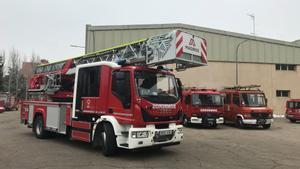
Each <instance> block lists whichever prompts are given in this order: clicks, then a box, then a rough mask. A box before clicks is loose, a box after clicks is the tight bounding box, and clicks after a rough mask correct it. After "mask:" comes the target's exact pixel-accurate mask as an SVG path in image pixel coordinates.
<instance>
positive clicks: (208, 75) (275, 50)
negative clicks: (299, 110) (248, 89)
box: [85, 24, 300, 115]
mask: <svg viewBox="0 0 300 169" xmlns="http://www.w3.org/2000/svg"><path fill="white" fill-rule="evenodd" d="M174 29H180V30H183V31H186V32H191V33H193V34H195V35H198V36H200V37H203V38H205V39H206V41H207V59H208V66H202V67H197V68H191V69H188V70H186V71H183V72H175V74H176V75H177V76H178V77H179V78H181V80H182V82H183V83H184V85H185V86H189V87H192V86H196V87H206V88H217V89H222V88H223V87H224V86H233V85H235V84H236V83H238V84H239V85H249V84H260V85H261V86H262V87H261V89H262V90H263V91H264V92H265V94H266V96H267V98H268V105H269V107H271V108H273V109H274V113H275V114H278V115H282V114H284V112H285V102H286V100H287V99H289V98H300V86H299V84H300V70H299V69H300V67H299V66H300V41H294V42H286V41H280V40H274V39H268V38H262V37H256V36H249V35H245V34H239V33H233V32H227V31H222V30H216V29H209V28H203V27H198V26H192V25H186V24H155V25H122V26H91V25H87V26H86V42H85V46H86V53H89V52H93V51H97V50H100V49H105V48H109V47H112V46H116V45H120V44H123V43H126V42H131V41H136V40H139V39H142V38H146V37H150V36H153V35H158V34H162V33H165V32H168V31H171V30H174ZM236 63H238V64H236Z"/></svg>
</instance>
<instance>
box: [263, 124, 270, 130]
mask: <svg viewBox="0 0 300 169" xmlns="http://www.w3.org/2000/svg"><path fill="white" fill-rule="evenodd" d="M270 127H271V124H264V125H263V128H264V129H269V128H270Z"/></svg>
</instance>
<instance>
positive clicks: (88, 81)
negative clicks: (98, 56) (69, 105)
mask: <svg viewBox="0 0 300 169" xmlns="http://www.w3.org/2000/svg"><path fill="white" fill-rule="evenodd" d="M100 70H101V67H99V66H94V67H87V68H81V69H79V71H78V82H77V94H76V109H81V98H82V97H98V96H99V88H100Z"/></svg>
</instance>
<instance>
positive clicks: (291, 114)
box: [285, 99, 300, 123]
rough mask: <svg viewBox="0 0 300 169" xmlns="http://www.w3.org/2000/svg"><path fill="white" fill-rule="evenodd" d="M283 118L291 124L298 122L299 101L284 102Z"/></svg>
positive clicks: (299, 117)
mask: <svg viewBox="0 0 300 169" xmlns="http://www.w3.org/2000/svg"><path fill="white" fill-rule="evenodd" d="M285 117H286V118H287V119H289V120H290V121H291V122H292V123H295V122H296V121H297V120H300V99H290V100H288V101H287V102H286V112H285Z"/></svg>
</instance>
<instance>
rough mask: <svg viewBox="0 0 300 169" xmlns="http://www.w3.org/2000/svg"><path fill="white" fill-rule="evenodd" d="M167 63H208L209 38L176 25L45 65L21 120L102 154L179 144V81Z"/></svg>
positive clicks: (39, 133)
mask: <svg viewBox="0 0 300 169" xmlns="http://www.w3.org/2000/svg"><path fill="white" fill-rule="evenodd" d="M191 42H193V43H191ZM164 64H176V68H178V70H179V69H180V70H183V69H185V68H189V67H196V66H202V65H206V64H207V62H206V41H205V40H204V39H202V38H200V37H197V36H195V35H191V34H189V33H186V32H182V31H180V30H174V31H172V32H168V33H166V34H163V35H159V36H154V37H151V38H147V39H142V40H140V41H136V42H133V43H129V44H125V45H121V46H117V47H114V48H110V49H106V50H102V51H98V52H95V53H90V54H87V55H84V56H80V57H76V58H72V59H69V60H65V61H62V62H56V63H51V64H47V65H42V66H39V67H38V68H37V70H36V74H35V75H34V77H33V78H32V79H31V81H30V89H29V92H30V99H29V100H27V101H24V102H23V103H22V107H21V121H22V123H24V124H26V125H27V126H29V127H32V130H33V132H34V133H35V135H36V137H38V138H45V137H47V136H48V135H49V134H51V133H52V132H56V133H60V134H65V135H68V136H69V137H70V138H71V139H72V140H80V141H84V142H88V143H92V144H93V145H94V146H101V147H102V152H103V154H104V155H112V154H114V153H115V152H116V151H117V149H118V148H125V149H136V148H143V147H153V146H157V147H162V146H167V145H174V144H179V143H180V142H181V140H182V139H183V131H182V130H183V127H182V125H180V117H182V107H181V87H180V85H179V84H180V82H179V80H178V79H176V78H175V76H174V75H173V73H172V72H171V71H169V70H168V69H165V68H164V67H162V66H161V65H164ZM149 66H150V67H152V68H150V67H149ZM156 66H157V67H156Z"/></svg>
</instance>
